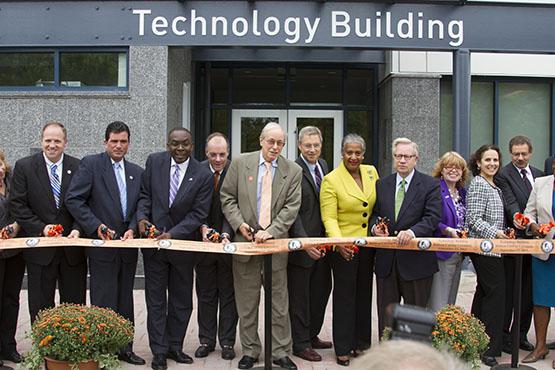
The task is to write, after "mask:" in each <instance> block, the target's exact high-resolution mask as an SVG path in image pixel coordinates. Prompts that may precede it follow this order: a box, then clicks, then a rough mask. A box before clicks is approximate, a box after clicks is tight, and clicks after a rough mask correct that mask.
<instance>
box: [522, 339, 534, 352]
mask: <svg viewBox="0 0 555 370" xmlns="http://www.w3.org/2000/svg"><path fill="white" fill-rule="evenodd" d="M519 348H520V349H521V350H523V351H528V352H529V351H533V350H534V345H533V344H532V343H530V342H528V339H526V338H521V339H520V344H519Z"/></svg>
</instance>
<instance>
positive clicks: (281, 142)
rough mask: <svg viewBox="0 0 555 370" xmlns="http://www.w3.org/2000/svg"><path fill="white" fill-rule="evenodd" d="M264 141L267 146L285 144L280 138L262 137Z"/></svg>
mask: <svg viewBox="0 0 555 370" xmlns="http://www.w3.org/2000/svg"><path fill="white" fill-rule="evenodd" d="M264 141H265V142H266V144H268V145H269V146H274V145H277V146H278V147H280V148H281V147H282V146H284V145H285V141H281V140H277V141H276V140H274V139H264Z"/></svg>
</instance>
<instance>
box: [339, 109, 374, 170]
mask: <svg viewBox="0 0 555 370" xmlns="http://www.w3.org/2000/svg"><path fill="white" fill-rule="evenodd" d="M346 116H347V125H346V129H345V132H346V133H347V134H358V135H360V136H362V138H363V139H364V141H365V142H366V153H365V154H364V161H363V162H364V163H368V164H373V163H372V161H373V159H372V144H373V142H372V140H371V137H372V112H371V111H348V112H347V114H346Z"/></svg>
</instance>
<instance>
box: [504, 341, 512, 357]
mask: <svg viewBox="0 0 555 370" xmlns="http://www.w3.org/2000/svg"><path fill="white" fill-rule="evenodd" d="M501 350H502V351H503V352H505V353H508V354H509V355H510V354H511V353H513V344H512V343H510V342H505V343H503V347H501Z"/></svg>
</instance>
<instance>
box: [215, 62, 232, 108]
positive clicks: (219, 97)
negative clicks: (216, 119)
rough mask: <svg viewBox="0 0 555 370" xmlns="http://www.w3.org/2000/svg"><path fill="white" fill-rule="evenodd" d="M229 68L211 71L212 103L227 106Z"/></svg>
mask: <svg viewBox="0 0 555 370" xmlns="http://www.w3.org/2000/svg"><path fill="white" fill-rule="evenodd" d="M228 72H229V69H228V68H212V69H210V96H211V98H212V103H216V104H227V102H228V101H227V96H228V87H229V78H228Z"/></svg>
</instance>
